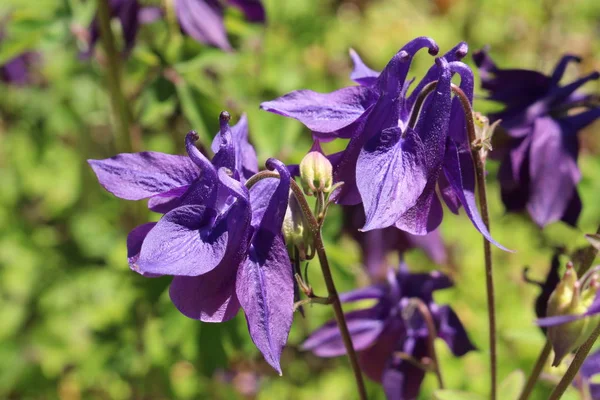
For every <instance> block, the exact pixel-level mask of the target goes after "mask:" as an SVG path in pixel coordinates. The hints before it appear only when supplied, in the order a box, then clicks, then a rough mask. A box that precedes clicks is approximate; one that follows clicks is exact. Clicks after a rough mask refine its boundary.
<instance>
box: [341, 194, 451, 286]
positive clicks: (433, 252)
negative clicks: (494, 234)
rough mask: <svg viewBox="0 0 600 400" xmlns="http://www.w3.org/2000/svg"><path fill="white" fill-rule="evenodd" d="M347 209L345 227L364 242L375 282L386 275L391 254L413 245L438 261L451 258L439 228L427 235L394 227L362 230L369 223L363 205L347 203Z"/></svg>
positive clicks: (365, 262)
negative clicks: (414, 233)
mask: <svg viewBox="0 0 600 400" xmlns="http://www.w3.org/2000/svg"><path fill="white" fill-rule="evenodd" d="M343 213H344V214H343V215H344V227H343V229H344V231H345V232H346V233H348V234H349V235H350V236H351V237H352V238H353V239H354V240H356V242H357V243H358V245H359V246H360V249H361V252H362V263H363V265H364V266H365V269H366V271H367V273H368V274H369V277H370V278H371V279H372V281H373V282H379V281H381V280H385V279H386V276H387V270H388V267H389V256H390V255H392V254H396V255H398V256H402V254H403V253H404V252H406V251H408V250H410V249H414V248H419V249H422V250H423V251H424V252H425V254H426V255H427V256H428V257H429V259H431V261H433V262H435V263H436V264H445V263H446V262H447V261H448V254H447V252H446V247H445V246H444V242H443V241H442V237H441V235H440V233H439V231H437V230H436V231H433V232H431V233H429V234H427V235H425V236H417V235H411V234H410V233H406V232H403V231H401V230H400V229H396V228H394V227H389V228H385V229H373V230H371V231H368V232H362V231H360V228H361V227H362V226H363V225H364V224H365V213H364V210H363V208H362V206H361V205H355V206H344V207H343Z"/></svg>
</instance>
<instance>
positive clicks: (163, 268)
mask: <svg viewBox="0 0 600 400" xmlns="http://www.w3.org/2000/svg"><path fill="white" fill-rule="evenodd" d="M215 217H216V215H215V212H214V210H212V209H207V208H206V207H204V206H198V205H195V206H182V207H178V208H176V209H174V210H172V211H169V212H168V213H167V214H165V215H164V216H163V217H162V218H161V219H160V221H158V223H157V224H156V226H155V227H154V229H152V230H151V231H150V233H149V234H148V236H146V240H145V241H144V244H143V245H142V250H141V252H140V257H139V259H138V262H137V264H136V266H137V268H138V269H139V270H140V271H142V272H143V273H152V274H162V275H183V276H198V275H202V274H205V273H207V272H209V271H211V270H212V269H214V268H215V267H216V266H217V265H218V264H219V263H220V262H221V260H222V259H223V256H224V255H225V250H226V248H227V240H228V236H229V232H228V231H227V229H226V228H227V227H226V223H225V221H224V220H221V222H219V223H216V224H215V222H214V219H215Z"/></svg>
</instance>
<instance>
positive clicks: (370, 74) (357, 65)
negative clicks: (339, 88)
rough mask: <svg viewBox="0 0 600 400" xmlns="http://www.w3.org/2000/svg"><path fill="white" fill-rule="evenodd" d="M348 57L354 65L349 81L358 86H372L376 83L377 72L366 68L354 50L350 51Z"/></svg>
mask: <svg viewBox="0 0 600 400" xmlns="http://www.w3.org/2000/svg"><path fill="white" fill-rule="evenodd" d="M350 57H351V58H352V62H353V63H354V69H353V70H352V73H351V74H350V79H352V80H353V81H354V82H356V83H358V84H359V85H363V86H373V85H374V84H375V82H377V77H378V76H379V72H377V71H373V70H372V69H371V68H369V67H367V66H366V65H365V63H364V62H363V60H361V58H360V56H359V55H358V53H356V51H354V49H350Z"/></svg>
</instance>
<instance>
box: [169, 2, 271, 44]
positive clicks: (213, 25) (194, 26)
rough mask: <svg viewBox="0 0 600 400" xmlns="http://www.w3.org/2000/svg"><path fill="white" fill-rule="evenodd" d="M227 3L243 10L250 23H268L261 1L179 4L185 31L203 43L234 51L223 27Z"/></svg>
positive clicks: (180, 20)
mask: <svg viewBox="0 0 600 400" xmlns="http://www.w3.org/2000/svg"><path fill="white" fill-rule="evenodd" d="M225 3H228V4H229V5H230V6H233V7H237V8H238V9H240V10H241V11H242V13H244V15H245V16H246V19H248V21H251V22H264V21H265V10H264V8H263V5H262V2H261V0H226V1H218V0H175V12H176V13H177V19H178V20H179V25H180V26H181V29H182V30H183V31H184V32H185V33H186V34H188V35H190V36H191V37H192V38H194V39H195V40H197V41H198V42H200V43H205V44H208V45H211V46H216V47H219V48H221V49H223V50H231V45H230V44H229V40H227V32H226V31H225V24H224V23H223V12H224V8H225Z"/></svg>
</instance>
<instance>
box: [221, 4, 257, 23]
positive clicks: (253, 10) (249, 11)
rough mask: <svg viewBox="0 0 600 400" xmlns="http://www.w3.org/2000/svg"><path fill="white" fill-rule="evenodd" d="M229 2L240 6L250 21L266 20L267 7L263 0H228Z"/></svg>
mask: <svg viewBox="0 0 600 400" xmlns="http://www.w3.org/2000/svg"><path fill="white" fill-rule="evenodd" d="M228 2H229V3H230V4H231V5H232V6H234V7H237V8H239V9H240V10H241V11H242V12H243V13H244V15H245V16H246V19H247V20H248V21H250V22H264V21H265V9H264V7H263V5H262V3H261V0H228Z"/></svg>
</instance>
